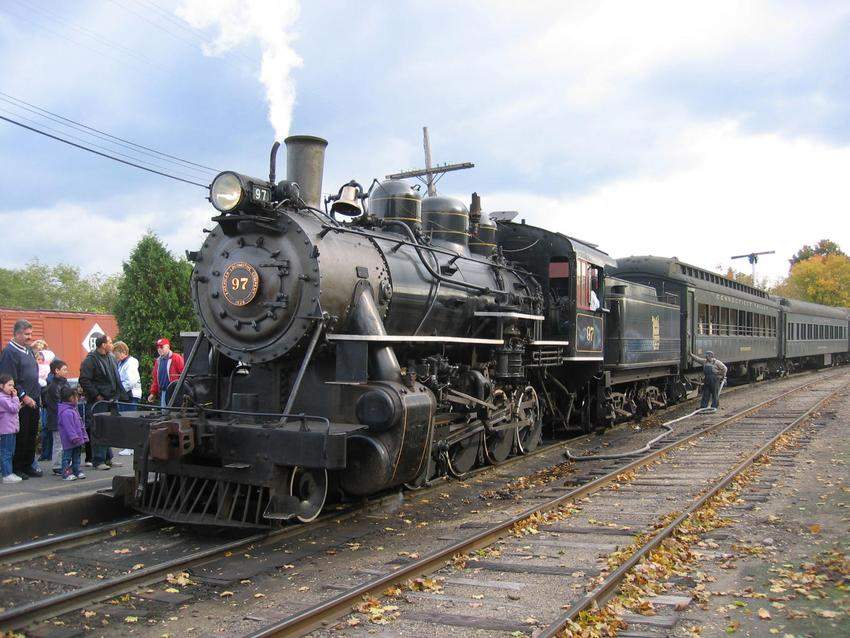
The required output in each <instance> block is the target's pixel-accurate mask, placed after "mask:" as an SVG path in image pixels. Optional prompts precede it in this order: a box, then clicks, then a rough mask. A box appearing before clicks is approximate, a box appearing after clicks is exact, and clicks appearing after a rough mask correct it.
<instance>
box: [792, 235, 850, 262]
mask: <svg viewBox="0 0 850 638" xmlns="http://www.w3.org/2000/svg"><path fill="white" fill-rule="evenodd" d="M843 254H844V253H843V252H842V251H841V248H840V247H839V245H838V244H836V243H835V242H834V241H831V240H829V239H821V240H820V241H819V242H818V243H817V244H815V245H814V246H809V245H808V244H806V245H804V246H803V247H802V248H801V249H800V250H798V251H797V252H796V253H795V254H794V256H793V257H791V260H790V261H791V266H792V267H793V266H794V265H795V264H798V263H800V262H801V261H806V260H807V259H811V258H812V257H814V256H815V255H820V256H822V257H826V256H827V255H843Z"/></svg>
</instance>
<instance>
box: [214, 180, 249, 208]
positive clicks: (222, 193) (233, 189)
mask: <svg viewBox="0 0 850 638" xmlns="http://www.w3.org/2000/svg"><path fill="white" fill-rule="evenodd" d="M244 195H245V189H243V188H242V180H240V179H239V176H238V175H237V174H236V173H230V172H227V173H220V174H219V175H218V176H217V177H216V178H215V179H214V180H213V183H212V185H211V186H210V201H211V202H212V205H213V206H215V207H216V208H217V209H218V210H220V211H221V212H222V213H227V212H230V211H232V210H233V209H234V208H236V207H237V206H239V204H240V203H242V200H243V199H244Z"/></svg>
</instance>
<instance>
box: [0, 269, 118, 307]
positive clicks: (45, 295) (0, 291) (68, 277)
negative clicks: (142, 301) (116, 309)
mask: <svg viewBox="0 0 850 638" xmlns="http://www.w3.org/2000/svg"><path fill="white" fill-rule="evenodd" d="M117 290H118V275H109V276H106V275H102V274H100V273H95V274H93V275H81V274H80V269H79V268H77V267H76V266H70V265H68V264H58V265H56V266H48V265H46V264H42V263H41V262H40V261H38V260H37V259H35V260H33V261H31V262H29V263H28V264H27V265H26V266H24V267H23V268H13V269H9V268H0V306H3V307H7V308H22V309H27V310H35V309H40V310H72V311H77V312H111V311H112V308H113V306H114V305H115V298H116V295H117Z"/></svg>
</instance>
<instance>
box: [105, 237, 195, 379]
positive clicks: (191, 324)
mask: <svg viewBox="0 0 850 638" xmlns="http://www.w3.org/2000/svg"><path fill="white" fill-rule="evenodd" d="M122 268H123V271H124V274H123V277H122V278H121V282H120V283H119V284H118V298H117V303H116V305H115V318H116V319H117V320H118V325H119V326H120V328H121V333H120V337H121V339H122V340H123V341H125V342H126V343H127V345H128V346H129V348H130V353H131V354H133V356H135V357H136V358H137V359H138V360H139V363H140V371H141V373H142V385H143V387H149V385H150V374H151V369H152V367H153V362H154V359H155V358H156V349H155V347H154V344H155V343H156V340H157V339H159V338H160V337H167V338H168V339H169V341H171V343H172V345H173V347H174V349H175V350H179V349H180V332H181V331H184V330H196V329H197V328H196V322H195V314H194V311H193V307H192V299H191V296H190V292H189V280H190V278H191V275H192V266H191V264H189V262H187V261H186V260H185V259H175V258H174V257H173V256H172V255H171V253H169V252H168V249H167V248H166V247H165V245H164V244H163V243H162V242H161V241H160V240H159V238H158V237H157V236H156V235H155V234H153V233H151V232H148V233H147V234H146V235H145V236H144V237H142V239H141V240H140V241H139V243H138V244H136V247H135V248H134V249H133V252H132V253H130V258H129V260H127V261H126V262H124V264H123V266H122Z"/></svg>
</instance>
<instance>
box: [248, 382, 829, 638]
mask: <svg viewBox="0 0 850 638" xmlns="http://www.w3.org/2000/svg"><path fill="white" fill-rule="evenodd" d="M841 374H844V373H843V372H842V373H839V374H835V375H831V376H828V377H826V378H824V379H819V380H818V381H828V380H831V379H833V378H836V377H838V376H841ZM811 385H812V381H808V382H806V383H804V384H802V385H799V386H796V387H794V388H792V389H790V390H787V391H785V392H783V393H781V394H779V395H777V396H775V397H772V398H770V399H767V400H765V401H762V402H760V403H758V404H756V405H754V406H751V407H749V408H747V409H745V410H742V411H741V412H738V413H736V414H733V415H731V416H729V417H726V418H725V419H722V420H721V421H718V422H717V423H715V424H712V425H710V426H708V427H707V428H704V429H701V430H698V431H696V432H694V433H692V434H690V435H688V436H685V437H684V438H682V439H679V440H677V441H673V442H671V443H670V444H669V445H666V446H664V447H662V448H659V449H658V450H654V451H652V452H650V453H648V454H647V455H645V456H643V457H640V458H638V459H635V460H634V461H632V462H630V463H628V464H626V465H624V466H621V467H619V468H616V469H615V470H613V471H612V472H610V473H608V474H606V475H604V476H600V477H599V478H597V479H594V480H592V481H590V482H588V483H586V484H584V485H581V486H579V487H577V488H575V489H573V490H571V491H569V492H567V493H566V494H563V495H561V496H558V497H555V498H553V499H551V500H549V501H546V502H544V503H542V504H539V505H536V506H534V507H531V508H529V509H527V510H525V511H523V512H521V513H520V514H517V515H515V516H512V517H511V518H509V519H506V520H504V521H501V522H499V523H496V524H495V525H493V526H492V527H490V528H487V529H484V530H482V531H480V532H478V533H476V534H474V535H472V536H470V537H469V538H466V539H463V540H460V541H457V542H454V543H452V544H451V545H449V546H447V547H445V548H442V549H438V550H435V551H433V552H431V553H430V554H427V555H426V556H423V557H422V558H420V559H418V560H416V561H414V562H412V563H409V564H407V565H403V566H401V567H400V568H399V569H397V570H395V571H393V572H391V573H388V574H386V575H384V576H380V577H378V578H375V579H372V580H370V581H369V582H367V583H364V584H362V585H359V586H356V587H353V588H351V589H349V590H346V591H343V592H341V593H340V594H338V595H337V596H334V597H332V598H328V599H326V600H324V601H322V602H320V603H317V604H316V605H313V606H312V607H308V608H306V609H303V610H301V611H299V612H297V613H296V614H293V615H292V616H289V617H287V618H284V619H283V620H281V621H279V622H277V623H274V624H272V625H268V626H266V627H263V628H261V629H259V630H257V631H255V632H252V633H250V634H247V635H246V638H271V637H275V638H279V637H285V636H302V635H304V634H306V633H308V632H310V631H312V630H314V629H317V628H320V627H321V626H322V625H323V623H324V622H326V621H329V620H333V619H336V618H338V617H340V616H343V615H345V614H346V613H348V612H350V610H351V607H352V604H353V603H356V602H357V601H359V600H360V599H361V598H362V597H363V596H368V595H375V594H380V593H381V592H382V591H383V590H384V589H385V588H387V587H389V586H391V585H395V584H398V583H401V582H404V581H405V580H406V579H408V578H414V577H416V576H420V575H422V574H428V573H431V572H434V571H437V570H439V569H441V568H442V567H444V566H445V565H446V563H447V561H449V560H450V559H451V558H452V557H453V556H455V555H456V554H459V553H465V552H470V551H474V550H476V549H480V548H483V547H487V546H489V545H492V544H493V543H494V542H496V541H497V540H498V539H500V538H501V537H502V536H504V535H505V534H506V533H507V532H508V530H510V529H511V528H512V527H513V526H514V525H516V524H517V523H521V522H522V521H524V520H526V519H527V518H528V517H530V516H532V515H534V514H538V513H541V512H546V511H549V510H552V509H555V508H557V507H559V506H561V505H563V504H565V503H569V502H571V501H575V500H578V499H580V498H583V497H585V496H587V495H589V494H591V493H594V492H597V491H599V490H600V489H601V488H603V487H605V486H606V485H608V484H610V483H613V482H615V481H616V480H617V478H618V477H619V476H620V475H622V474H624V473H626V472H630V471H632V470H636V469H638V468H640V467H643V466H644V465H648V464H650V463H652V462H653V461H655V460H656V459H658V458H659V457H661V456H663V455H665V454H667V453H668V452H670V451H672V450H674V449H677V448H679V447H682V446H684V445H686V444H687V443H689V442H690V441H692V440H694V439H696V438H698V437H701V436H703V435H705V434H707V433H710V432H714V431H716V430H719V429H721V428H723V427H725V426H728V425H730V424H731V423H733V422H735V421H738V420H740V419H742V418H745V417H746V416H749V415H750V414H752V413H754V412H757V411H759V410H761V409H762V408H764V407H766V406H768V405H771V404H773V403H775V402H776V401H779V400H781V399H783V398H784V397H787V396H788V395H790V394H793V393H795V392H799V391H800V390H803V389H806V388H808V387H810V386H811Z"/></svg>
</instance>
